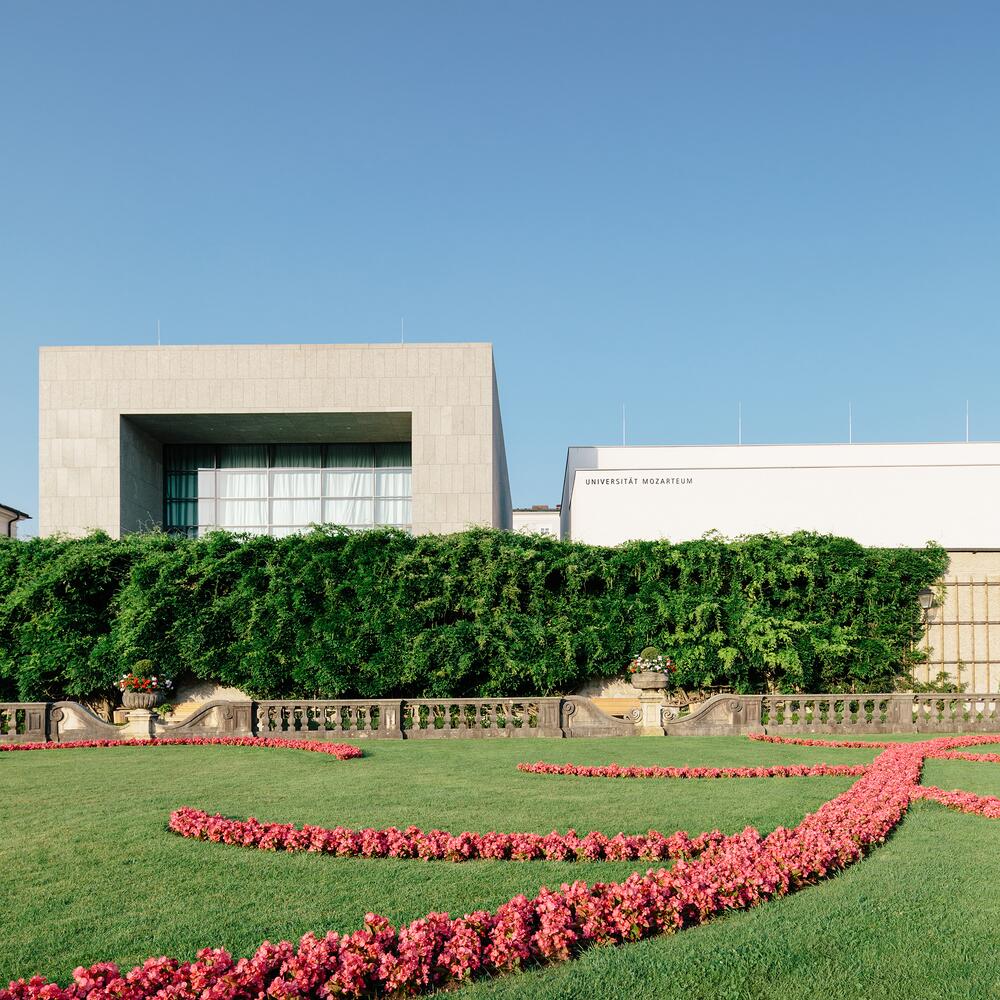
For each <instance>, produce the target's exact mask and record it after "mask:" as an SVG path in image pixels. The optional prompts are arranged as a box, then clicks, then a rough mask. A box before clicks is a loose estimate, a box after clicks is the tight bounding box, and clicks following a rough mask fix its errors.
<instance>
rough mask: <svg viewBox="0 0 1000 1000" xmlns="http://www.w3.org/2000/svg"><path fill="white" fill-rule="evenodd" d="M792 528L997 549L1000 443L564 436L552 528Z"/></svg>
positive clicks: (652, 534)
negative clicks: (589, 441)
mask: <svg viewBox="0 0 1000 1000" xmlns="http://www.w3.org/2000/svg"><path fill="white" fill-rule="evenodd" d="M798 530H809V531H819V532H827V533H830V534H835V535H844V536H847V537H849V538H853V539H855V540H857V541H858V542H861V543H862V544H864V545H877V546H896V545H912V546H919V545H924V544H925V543H926V542H928V541H931V540H933V541H936V542H938V543H939V544H940V545H942V546H944V548H946V549H952V550H954V549H977V550H982V549H1000V443H979V442H977V443H961V444H952V443H948V444H823V445H742V446H728V445H726V446H714V447H591V448H570V449H569V453H568V455H567V459H566V475H565V479H564V483H563V496H562V537H563V538H572V539H573V540H574V541H578V542H588V543H591V544H595V545H617V544H618V543H620V542H624V541H628V540H630V539H657V538H666V539H669V540H670V541H674V542H679V541H685V540H687V539H692V538H700V537H701V536H702V535H704V534H705V533H706V532H708V531H718V532H721V533H722V534H723V535H725V536H729V537H733V536H737V535H748V534H756V533H758V532H769V531H776V532H781V533H788V532H792V531H798Z"/></svg>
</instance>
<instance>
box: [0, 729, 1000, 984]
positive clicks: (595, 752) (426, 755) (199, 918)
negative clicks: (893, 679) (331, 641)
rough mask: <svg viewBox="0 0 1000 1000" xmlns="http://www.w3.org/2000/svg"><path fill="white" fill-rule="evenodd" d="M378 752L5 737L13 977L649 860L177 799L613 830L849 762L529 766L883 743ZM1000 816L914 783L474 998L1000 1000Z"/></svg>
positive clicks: (246, 948) (488, 899)
mask: <svg viewBox="0 0 1000 1000" xmlns="http://www.w3.org/2000/svg"><path fill="white" fill-rule="evenodd" d="M364 750H365V753H366V756H365V758H363V759H361V760H356V761H343V762H341V761H336V760H334V759H332V758H328V757H325V756H322V755H318V754H307V753H302V752H298V751H292V750H288V751H285V750H256V749H251V748H230V747H163V748H152V749H129V748H121V749H113V750H76V751H58V752H51V753H49V752H39V753H26V754H5V755H0V802H2V803H3V806H2V809H0V980H3V981H6V980H7V979H9V978H11V977H18V976H28V975H30V974H32V973H35V972H39V973H41V974H43V975H46V976H48V977H51V978H56V979H58V980H60V981H64V980H65V979H66V978H67V977H68V976H69V974H70V972H71V970H72V969H73V968H74V967H75V966H76V965H78V964H89V963H90V962H93V961H97V960H102V959H113V960H115V961H117V962H119V963H120V964H122V965H123V966H131V965H132V964H134V963H136V962H140V961H141V960H142V959H144V958H145V957H147V956H149V955H153V954H172V955H179V956H181V957H185V958H189V957H192V956H193V955H194V953H195V952H196V951H197V950H198V949H199V948H201V947H204V946H208V945H213V946H216V945H221V946H224V947H226V948H228V949H230V950H231V951H233V952H234V953H235V954H238V955H245V954H249V953H251V952H252V951H253V950H254V948H255V947H256V946H257V945H258V944H259V943H260V942H261V941H262V940H264V939H265V938H270V939H271V940H278V939H281V938H291V939H295V938H297V937H298V936H300V935H301V934H303V933H304V932H305V931H307V930H314V931H324V930H327V929H331V928H333V929H338V930H350V929H353V928H356V927H358V926H359V925H360V924H361V922H362V920H363V917H364V914H365V913H366V912H367V911H369V910H374V911H376V912H378V913H382V914H384V915H385V916H387V917H388V918H389V919H390V920H392V921H393V922H401V921H407V920H411V919H413V918H415V917H418V916H421V915H423V914H424V913H426V912H428V911H430V910H448V911H450V912H452V913H462V912H467V911H469V910H472V909H477V908H490V909H492V908H495V907H496V906H499V905H500V904H501V903H503V902H504V901H506V900H507V899H509V898H510V897H511V896H513V895H515V894H517V893H519V892H525V893H528V894H533V893H534V892H536V891H537V890H538V888H539V887H540V886H542V885H549V886H557V885H559V884H560V883H562V882H564V881H571V880H573V879H574V878H583V879H586V880H589V881H594V880H602V881H607V880H611V879H617V878H621V877H623V876H625V875H626V874H627V873H628V872H629V871H632V870H644V869H645V868H646V867H648V866H647V864H645V863H642V862H640V863H636V864H623V863H612V864H565V863H563V864H560V863H549V862H530V863H524V864H518V863H498V862H473V863H467V864H461V865H455V864H449V863H443V862H436V863H425V862H420V861H393V860H377V861H364V860H354V859H335V858H329V857H322V856H313V855H307V854H291V855H286V854H269V853H265V852H260V851H249V850H243V849H239V848H234V847H226V846H224V845H216V844H204V843H195V842H190V841H185V840H182V839H181V838H179V837H176V836H174V835H172V834H170V833H168V832H167V831H166V828H165V824H166V819H167V816H168V814H169V812H170V810H171V809H173V808H176V807H177V806H179V805H192V806H197V807H200V808H204V809H208V810H210V811H213V812H214V811H219V812H221V813H223V814H225V815H231V816H247V815H251V814H252V815H255V816H257V817H258V818H261V819H269V820H280V821H286V822H287V821H291V822H295V823H303V822H309V823H318V824H323V825H327V826H334V825H337V824H343V825H348V826H388V825H396V826H400V827H403V826H406V825H408V824H410V823H414V824H416V825H418V826H422V827H425V828H431V827H435V826H436V827H442V828H445V829H450V830H453V831H456V832H459V831H461V830H480V831H483V830H489V829H497V830H509V831H513V830H534V831H538V832H542V833H544V832H548V831H549V830H551V829H553V828H556V829H559V830H561V831H562V830H565V829H566V828H567V827H575V828H576V829H577V830H578V831H579V832H581V833H582V832H585V831H587V830H591V829H597V830H602V831H603V832H605V833H607V834H609V835H610V834H614V833H617V832H619V831H624V832H629V833H634V832H641V831H645V830H647V829H649V828H650V827H653V828H655V829H658V830H661V831H663V832H671V831H673V830H677V829H686V830H688V831H689V832H691V833H696V832H699V831H701V830H706V829H712V828H714V827H719V828H721V829H723V830H725V831H727V832H733V831H736V830H739V829H742V828H743V827H744V826H746V825H748V824H751V825H754V826H756V827H758V828H759V829H761V830H770V829H773V828H774V827H775V826H778V825H794V824H795V823H796V822H798V820H799V819H801V817H802V816H803V815H804V814H805V813H806V812H809V811H811V810H813V809H815V808H817V807H818V806H819V805H820V804H821V803H822V802H824V801H826V800H827V799H829V798H831V797H833V796H834V795H836V794H838V793H839V792H840V791H842V790H844V789H845V788H847V787H848V786H849V785H850V783H851V779H840V778H796V779H758V780H717V781H662V780H648V781H621V780H618V781H612V780H598V779H583V778H561V777H551V776H536V775H524V774H520V773H518V772H517V771H516V770H515V769H514V765H515V764H516V763H517V762H518V761H522V760H529V761H530V760H538V759H544V760H549V761H572V762H575V763H583V764H606V763H610V762H612V761H617V762H618V763H623V764H624V763H635V764H675V765H680V764H690V765H718V766H740V765H755V764H756V765H765V764H780V763H820V762H823V761H825V762H827V763H856V762H864V761H868V760H871V759H872V757H873V756H874V751H872V750H865V749H857V750H836V749H823V748H808V747H796V746H771V745H767V744H760V743H752V742H750V741H748V740H745V739H741V738H735V737H718V738H685V739H673V740H671V739H646V740H638V739H631V740H628V739H620V740H611V739H604V740H578V741H577V740H573V741H569V740H567V741H557V740H535V739H527V740H497V741H453V742H443V741H442V742H428V743H417V742H408V743H391V742H369V743H365V744H364ZM924 780H925V781H926V782H927V783H928V784H931V783H933V784H938V785H941V786H942V787H947V788H951V787H963V788H968V789H970V790H972V791H976V792H978V793H980V794H1000V766H998V765H989V764H967V763H961V762H952V761H949V762H945V761H934V762H929V763H928V764H927V767H926V770H925V779H924ZM997 885H1000V823H997V822H991V821H988V820H983V819H980V818H977V817H972V816H964V815H960V814H957V813H954V812H950V811H947V810H945V809H943V808H941V807H940V806H937V805H933V804H929V803H918V804H917V805H916V806H915V807H914V808H913V810H912V811H911V814H910V816H909V817H908V818H907V819H906V820H905V821H904V823H903V824H902V826H901V827H900V829H899V831H898V832H897V833H896V834H895V835H894V836H893V838H892V839H891V841H890V842H889V843H888V844H887V845H886V846H884V847H883V848H881V849H879V850H878V851H876V852H875V853H874V854H873V855H872V856H871V857H870V858H869V859H867V860H865V861H864V862H862V863H860V864H859V865H856V866H854V867H853V868H852V869H850V870H848V871H847V872H845V873H843V874H841V875H840V876H838V877H837V878H835V879H832V880H830V881H828V882H826V883H824V884H823V885H820V886H816V887H813V888H810V889H808V890H807V891H804V892H802V893H799V894H797V895H795V896H793V897H790V898H788V899H785V900H780V901H777V902H775V903H770V904H767V905H766V906H764V907H761V908H759V909H758V910H756V911H754V912H751V913H746V914H734V915H731V916H729V917H727V918H725V919H723V920H719V921H716V922H715V923H714V924H711V925H708V926H706V927H704V928H698V929H695V930H691V931H685V932H684V933H682V934H679V935H676V936H672V937H667V938H661V939H657V940H654V941H648V942H643V943H640V944H638V945H630V946H628V947H624V948H615V949H611V948H601V949H596V950H593V951H591V952H588V953H586V954H585V955H583V956H582V957H580V958H579V959H577V960H575V961H573V962H571V963H567V964H565V965H562V966H555V967H552V968H546V969H540V970H533V971H529V972H527V973H522V974H520V975H517V976H513V977H508V978H506V979H500V980H496V981H494V982H484V983H481V984H479V985H476V986H473V987H471V988H466V990H464V991H463V993H462V995H468V996H470V997H471V996H480V995H481V996H484V997H485V996H505V997H507V996H509V997H515V996H517V997H520V996H539V997H578V996H592V997H608V998H612V997H614V998H619V997H620V998H623V1000H624V998H626V997H629V998H631V997H649V998H653V997H688V998H689V997H706V998H707V997H775V998H778V997H781V998H790V997H831V998H848V997H850V998H855V997H858V998H860V997H886V998H890V997H892V998H895V997H900V998H901V997H914V996H916V997H938V996H940V997H1000V988H998V986H997V982H998V977H997V974H996V972H995V969H996V967H997V960H998V959H1000V944H998V934H997V930H998V928H1000V890H997V889H996V886H997Z"/></svg>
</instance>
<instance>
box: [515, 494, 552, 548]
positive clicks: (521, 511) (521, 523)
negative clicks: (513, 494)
mask: <svg viewBox="0 0 1000 1000" xmlns="http://www.w3.org/2000/svg"><path fill="white" fill-rule="evenodd" d="M513 528H514V531H516V532H518V534H521V535H545V536H546V537H548V538H555V539H557V540H558V539H559V538H560V537H561V534H560V531H561V524H560V520H559V507H558V505H556V506H555V507H550V506H549V505H548V504H545V503H536V504H533V505H532V506H531V507H515V508H514V517H513Z"/></svg>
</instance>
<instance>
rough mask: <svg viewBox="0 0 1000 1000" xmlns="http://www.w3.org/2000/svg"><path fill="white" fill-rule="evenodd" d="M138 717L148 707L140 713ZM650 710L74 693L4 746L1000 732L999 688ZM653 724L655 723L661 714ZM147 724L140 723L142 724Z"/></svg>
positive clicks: (10, 710) (722, 700)
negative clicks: (168, 699)
mask: <svg viewBox="0 0 1000 1000" xmlns="http://www.w3.org/2000/svg"><path fill="white" fill-rule="evenodd" d="M133 714H136V715H138V714H140V713H133ZM649 716H650V713H649V706H645V705H644V706H643V711H641V712H635V713H633V714H632V715H631V716H629V717H627V718H625V719H619V718H615V717H613V716H610V715H607V714H605V713H604V712H603V711H601V709H600V708H598V707H597V705H595V704H594V702H593V701H592V700H591V699H590V698H584V697H580V696H567V697H538V698H415V699H406V700H403V699H391V698H347V699H341V698H333V699H289V700H273V701H256V702H252V701H235V700H222V699H219V700H215V701H210V702H207V703H206V704H205V705H203V706H202V707H201V708H199V709H198V710H197V711H196V712H195V713H194V714H193V715H191V716H190V717H189V718H188V719H186V720H185V721H184V722H179V723H166V722H163V721H162V720H160V719H158V718H156V716H155V714H150V713H146V714H144V715H142V718H141V719H135V720H133V719H132V718H131V717H130V719H129V722H128V723H127V724H126V725H125V726H118V725H112V724H111V723H109V722H105V721H104V720H103V719H100V718H98V716H96V715H95V714H94V713H93V712H92V711H90V709H88V708H86V707H85V706H83V705H80V704H77V703H76V702H72V701H61V702H0V743H33V742H44V741H46V740H51V741H54V742H67V741H73V740H95V739H128V738H130V737H134V736H142V737H144V738H150V737H151V738H154V739H157V738H159V739H163V738H170V737H183V736H251V735H252V736H279V737H283V738H291V739H315V740H344V739H356V738H359V737H365V738H377V739H407V740H418V739H470V738H471V739H490V738H523V737H538V736H549V737H586V736H633V735H640V734H649V733H650V732H651V731H652V732H659V731H662V732H664V733H666V734H667V735H669V736H731V735H745V734H747V733H772V734H776V735H808V734H815V735H827V736H832V737H837V736H842V737H845V738H855V737H861V738H864V737H877V736H879V735H880V734H885V733H974V732H1000V694H975V693H972V694H858V695H851V694H826V695H811V694H795V695H776V694H766V695H760V694H758V695H736V694H721V695H715V696H714V697H712V698H710V699H709V700H708V701H706V702H703V703H702V704H700V705H698V706H697V707H694V708H693V709H692V710H691V711H690V712H689V713H688V714H686V715H681V714H680V711H679V710H678V709H676V708H672V707H662V708H660V719H659V725H658V726H657V725H650V718H649ZM654 722H655V720H654ZM140 730H141V731H140Z"/></svg>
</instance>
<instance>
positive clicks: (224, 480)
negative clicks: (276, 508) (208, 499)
mask: <svg viewBox="0 0 1000 1000" xmlns="http://www.w3.org/2000/svg"><path fill="white" fill-rule="evenodd" d="M218 480H219V496H220V497H221V498H224V499H233V500H242V499H244V498H248V497H260V498H263V497H266V496H267V473H266V472H228V471H226V472H219V473H218Z"/></svg>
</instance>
